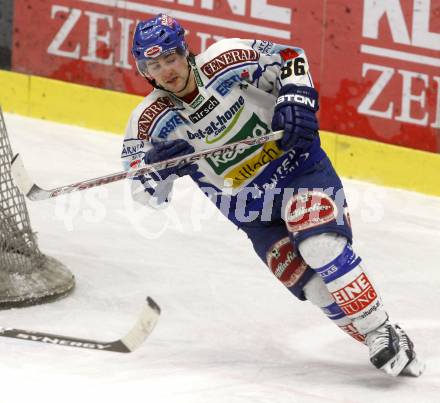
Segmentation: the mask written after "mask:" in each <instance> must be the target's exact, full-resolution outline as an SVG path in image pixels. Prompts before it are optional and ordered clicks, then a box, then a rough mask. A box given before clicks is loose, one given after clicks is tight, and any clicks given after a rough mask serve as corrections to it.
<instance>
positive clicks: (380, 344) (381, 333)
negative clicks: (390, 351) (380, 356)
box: [369, 325, 391, 353]
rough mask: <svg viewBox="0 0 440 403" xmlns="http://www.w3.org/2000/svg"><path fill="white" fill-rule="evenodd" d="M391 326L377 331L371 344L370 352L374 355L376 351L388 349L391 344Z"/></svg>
mask: <svg viewBox="0 0 440 403" xmlns="http://www.w3.org/2000/svg"><path fill="white" fill-rule="evenodd" d="M390 329H391V325H387V326H384V327H383V328H382V329H378V330H376V331H375V332H374V333H375V334H374V338H373V339H372V340H371V338H370V340H371V342H370V343H369V344H370V350H371V352H372V353H374V352H376V351H380V350H382V349H384V348H387V347H388V346H389V343H390V338H391V334H390V333H391V332H390Z"/></svg>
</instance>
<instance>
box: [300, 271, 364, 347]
mask: <svg viewBox="0 0 440 403" xmlns="http://www.w3.org/2000/svg"><path fill="white" fill-rule="evenodd" d="M304 294H305V296H306V298H307V300H308V301H310V302H311V303H312V304H313V305H315V306H317V307H318V308H319V309H321V311H322V312H324V314H325V315H326V316H327V317H328V318H329V319H330V320H331V321H332V322H333V323H334V324H335V325H336V326H338V327H339V328H340V329H341V330H342V331H344V332H345V333H347V334H348V335H349V336H351V337H353V338H354V339H355V340H357V341H360V342H362V343H364V341H365V337H364V336H363V335H362V334H360V333H359V332H358V330H357V329H356V327H354V326H353V323H352V321H351V319H350V318H348V317H347V316H346V315H345V313H344V312H343V311H342V309H341V308H340V307H339V305H338V304H337V303H336V302H335V300H334V299H333V297H332V296H331V295H330V293H329V291H328V290H327V287H326V286H325V284H324V282H323V281H322V279H321V277H320V276H319V275H317V274H315V275H314V276H313V277H312V278H311V279H310V280H309V282H308V283H307V284H306V285H305V286H304Z"/></svg>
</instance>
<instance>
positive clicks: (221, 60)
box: [201, 49, 258, 78]
mask: <svg viewBox="0 0 440 403" xmlns="http://www.w3.org/2000/svg"><path fill="white" fill-rule="evenodd" d="M257 60H258V52H257V51H255V50H253V49H231V50H228V51H226V52H223V53H222V54H221V55H218V56H217V57H215V58H214V59H211V60H210V61H209V62H207V63H205V64H204V65H203V66H202V69H201V70H202V71H203V73H205V75H206V77H208V78H211V77H213V76H214V75H216V74H217V73H219V72H220V71H222V70H224V69H225V68H226V67H228V66H232V65H234V64H240V63H244V62H247V61H257Z"/></svg>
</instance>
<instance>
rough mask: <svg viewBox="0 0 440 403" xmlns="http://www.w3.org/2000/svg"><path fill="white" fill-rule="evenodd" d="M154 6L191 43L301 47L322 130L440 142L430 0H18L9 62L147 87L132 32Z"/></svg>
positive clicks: (437, 55)
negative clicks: (254, 41) (229, 40)
mask: <svg viewBox="0 0 440 403" xmlns="http://www.w3.org/2000/svg"><path fill="white" fill-rule="evenodd" d="M159 12H167V13H169V14H171V15H172V16H174V17H175V18H177V19H178V20H179V21H180V22H181V23H182V25H184V26H185V28H186V29H187V31H188V36H187V38H188V42H189V43H190V47H191V49H192V51H193V52H194V53H198V52H200V51H203V50H204V49H206V47H208V46H209V45H210V44H212V43H213V42H214V41H217V40H219V39H221V38H224V37H242V38H256V37H257V38H260V39H268V40H272V41H274V42H279V43H291V44H293V45H295V46H299V47H302V48H304V49H305V50H306V52H307V54H308V57H309V61H310V63H311V71H312V75H313V77H314V80H315V84H316V86H317V87H318V89H319V90H320V96H321V111H320V121H321V127H322V128H323V129H327V130H331V131H336V132H340V133H346V134H350V135H355V136H361V137H367V138H371V139H375V140H379V141H384V142H387V143H394V144H399V145H404V146H407V147H412V148H418V149H423V150H428V151H434V152H439V151H440V134H439V132H440V112H439V109H440V91H439V88H440V73H439V71H440V69H439V67H440V18H439V15H440V0H386V1H385V0H382V1H380V0H359V1H349V0H346V1H340V0H338V1H337V0H328V1H326V2H323V1H321V0H309V1H307V2H304V1H299V0H224V1H218V0H149V1H145V0H133V1H116V0H16V1H15V10H14V16H15V17H14V38H13V56H12V69H13V70H15V71H19V72H25V73H30V74H36V75H41V76H46V77H50V78H56V79H61V80H65V81H69V82H75V83H80V84H86V85H91V86H96V87H102V88H109V89H114V90H117V91H125V92H130V93H134V94H140V95H143V94H146V93H147V92H148V91H149V89H150V88H148V86H147V84H146V82H145V80H144V79H142V78H140V77H139V76H138V74H137V72H136V69H135V67H134V65H133V62H132V60H131V57H130V47H131V35H132V32H133V29H134V27H135V24H136V22H137V21H138V20H140V19H145V18H149V17H151V16H153V15H155V14H158V13H159Z"/></svg>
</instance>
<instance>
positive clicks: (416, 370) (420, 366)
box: [400, 357, 426, 378]
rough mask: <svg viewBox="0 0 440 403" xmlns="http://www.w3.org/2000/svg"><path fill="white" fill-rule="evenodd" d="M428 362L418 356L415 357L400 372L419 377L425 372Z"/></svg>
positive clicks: (401, 374)
mask: <svg viewBox="0 0 440 403" xmlns="http://www.w3.org/2000/svg"><path fill="white" fill-rule="evenodd" d="M425 368H426V364H425V363H424V362H423V361H421V360H419V359H418V357H415V358H414V359H413V360H412V361H411V362H410V363H409V364H408V365H407V366H406V367H405V368H404V369H403V371H402V372H401V373H400V376H412V377H416V378H417V377H418V376H420V375H422V374H423V371H425Z"/></svg>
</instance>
